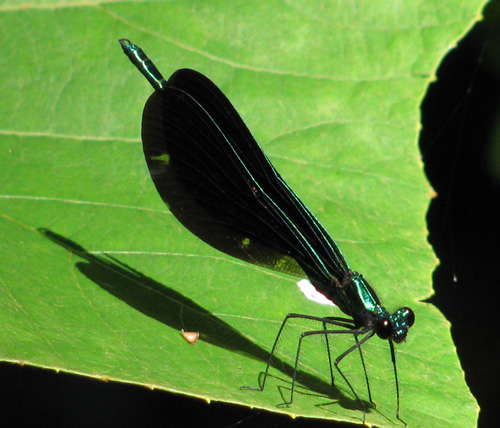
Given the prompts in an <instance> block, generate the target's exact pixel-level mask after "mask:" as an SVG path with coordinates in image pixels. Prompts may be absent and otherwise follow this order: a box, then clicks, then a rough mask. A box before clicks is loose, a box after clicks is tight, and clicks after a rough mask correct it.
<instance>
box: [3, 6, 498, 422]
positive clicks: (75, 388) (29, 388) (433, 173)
mask: <svg viewBox="0 0 500 428" xmlns="http://www.w3.org/2000/svg"><path fill="white" fill-rule="evenodd" d="M499 6H500V0H495V1H493V2H492V3H490V4H489V5H488V7H487V8H486V10H485V20H484V21H482V22H480V23H478V24H477V25H476V26H475V27H474V28H473V29H472V31H470V32H469V34H467V35H466V36H465V38H464V39H463V40H462V41H461V42H460V43H459V45H458V47H457V48H456V49H454V50H452V51H451V52H450V53H449V54H448V55H447V56H446V58H445V59H444V61H443V63H442V64H441V66H440V68H439V71H438V78H437V81H436V82H435V83H433V84H432V85H431V86H430V88H429V91H428V93H427V95H426V97H425V100H424V102H423V104H422V124H423V129H422V133H421V139H420V149H421V153H422V158H423V160H424V163H425V172H426V174H427V177H428V179H429V181H430V182H431V185H432V186H433V188H434V189H435V190H436V193H437V195H438V196H437V197H436V198H435V199H433V200H432V202H431V204H430V207H429V211H428V217H427V220H428V227H429V241H430V243H431V244H432V245H433V247H434V250H435V252H436V254H437V256H438V258H439V260H440V265H439V267H438V268H437V269H436V271H435V273H434V289H435V295H434V296H433V298H432V299H431V300H430V302H431V303H433V304H435V305H436V306H437V307H438V308H439V309H440V310H441V311H442V312H443V314H444V315H445V316H446V318H447V319H448V320H449V321H450V322H451V324H452V335H453V339H454V341H455V344H456V346H457V351H458V354H459V357H460V361H461V364H462V367H463V369H464V371H465V373H466V380H467V383H468V385H469V387H470V389H471V391H472V393H473V394H474V396H475V397H476V399H477V400H478V402H479V404H480V406H481V414H480V419H479V426H480V427H482V428H484V427H490V426H496V423H495V422H496V419H497V418H496V416H497V414H496V413H497V412H496V410H497V407H498V404H499V403H500V386H499V385H500V364H499V363H498V361H499V360H500V347H499V345H498V340H497V338H498V337H500V324H499V322H498V319H499V316H498V314H499V312H500V305H499V303H500V301H499V299H498V298H499V297H500V296H499V295H500V292H499V290H500V221H499V220H500V138H498V136H500V130H497V129H496V128H500V121H499V120H498V117H499V94H500V17H499V13H498V11H499V10H500V7H499ZM495 133H496V134H497V135H495ZM495 140H497V141H495ZM402 144H403V143H402ZM495 145H496V149H495ZM495 150H496V152H495ZM0 376H1V377H0V379H1V382H0V385H1V386H0V388H1V392H0V423H2V425H3V426H6V427H7V426H21V425H36V426H39V425H50V426H67V427H79V426H82V427H83V426H107V425H115V426H121V427H136V426H140V425H146V424H148V425H150V424H154V425H160V426H162V425H170V426H171V425H177V426H179V425H180V426H186V427H189V426H209V425H210V426H224V427H226V426H233V425H234V426H236V427H251V426H275V427H281V426H293V427H312V426H314V427H322V426H325V427H326V426H328V427H335V426H337V427H341V426H342V427H344V426H350V425H347V424H338V423H332V422H325V421H317V420H304V419H298V420H292V419H290V418H289V417H288V416H281V415H276V414H270V413H267V412H263V411H257V410H251V409H248V408H245V407H238V406H232V405H228V404H223V403H212V404H207V403H205V402H204V401H202V400H198V399H193V398H189V397H184V396H180V395H176V394H170V393H166V392H161V391H150V390H147V389H146V388H142V387H138V386H132V385H124V384H118V383H105V382H101V381H96V380H92V379H88V378H84V377H78V376H71V375H67V374H62V373H59V374H56V373H54V372H53V371H46V370H39V369H34V368H31V367H22V366H18V365H10V364H1V365H0Z"/></svg>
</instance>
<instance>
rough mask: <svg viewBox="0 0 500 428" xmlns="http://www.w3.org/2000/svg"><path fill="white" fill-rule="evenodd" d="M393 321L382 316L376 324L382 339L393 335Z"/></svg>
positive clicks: (376, 330) (377, 331)
mask: <svg viewBox="0 0 500 428" xmlns="http://www.w3.org/2000/svg"><path fill="white" fill-rule="evenodd" d="M392 330H393V329H392V322H391V321H390V320H389V318H382V319H380V320H378V321H377V322H376V324H375V332H376V333H377V336H378V337H380V338H381V339H389V337H391V335H392Z"/></svg>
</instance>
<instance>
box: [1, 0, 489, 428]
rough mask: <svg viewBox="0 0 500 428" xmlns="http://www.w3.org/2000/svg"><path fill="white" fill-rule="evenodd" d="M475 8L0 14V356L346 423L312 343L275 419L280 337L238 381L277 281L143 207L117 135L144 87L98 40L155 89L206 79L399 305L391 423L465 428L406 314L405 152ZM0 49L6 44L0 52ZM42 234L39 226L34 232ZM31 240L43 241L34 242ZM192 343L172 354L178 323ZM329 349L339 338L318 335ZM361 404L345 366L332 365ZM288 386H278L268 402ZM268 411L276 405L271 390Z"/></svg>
mask: <svg viewBox="0 0 500 428" xmlns="http://www.w3.org/2000/svg"><path fill="white" fill-rule="evenodd" d="M483 3H484V2H480V1H468V2H456V1H451V0H445V1H444V2H439V3H436V2H432V1H430V0H428V1H426V2H397V1H390V2H387V1H370V2H361V3H360V2H347V1H346V2H335V1H323V2H320V3H317V2H315V3H314V5H313V4H312V3H311V2H307V1H293V2H285V1H282V0H276V1H266V2H261V3H259V6H258V7H256V6H255V2H237V3H233V2H226V1H222V0H218V1H211V2H202V1H195V0H191V1H183V2H174V1H172V2H156V3H150V2H146V3H142V2H141V3H116V4H115V3H103V4H92V5H89V4H86V5H82V6H81V7H66V6H65V5H63V4H61V5H60V6H58V5H54V4H50V5H47V6H44V4H43V3H42V4H41V5H40V6H39V7H36V8H35V7H20V6H21V4H19V5H15V4H13V3H10V4H11V6H9V5H6V6H4V7H3V10H2V12H1V13H0V29H1V30H0V31H1V32H2V35H3V38H2V40H4V41H8V42H7V43H5V44H4V46H3V52H2V57H1V61H2V66H1V67H0V75H1V79H0V93H2V98H3V100H2V103H1V104H0V149H1V153H2V156H1V157H0V174H1V183H2V190H1V194H0V236H1V237H2V239H1V240H0V249H1V253H2V262H1V264H0V287H1V291H2V293H1V295H0V320H1V325H2V326H3V328H2V331H1V333H0V358H1V359H2V360H4V361H11V362H18V363H22V364H28V365H32V366H37V367H44V368H50V369H56V370H63V371H65V372H69V373H75V374H80V375H84V376H90V377H96V378H99V379H111V380H117V381H122V382H128V383H134V384H141V385H146V386H150V387H151V388H158V389H164V390H168V391H172V392H178V393H182V394H187V395H192V396H197V397H201V398H204V399H206V400H220V401H226V402H230V403H238V404H243V405H247V406H252V407H256V408H262V409H267V410H270V411H275V412H282V413H288V414H290V415H293V416H304V417H310V418H325V419H335V420H345V421H353V422H358V423H361V421H362V417H363V413H362V411H361V410H360V409H359V405H358V404H357V403H356V401H355V400H354V398H353V397H352V394H351V393H350V392H349V389H348V388H347V386H346V385H345V383H342V381H341V379H340V377H339V376H337V379H336V382H337V383H336V387H334V388H331V387H329V386H328V382H329V374H328V367H327V364H326V361H325V355H324V349H323V347H322V346H321V344H318V343H315V342H314V341H310V343H309V342H308V343H307V345H306V346H305V348H304V351H303V359H301V365H300V369H301V377H300V380H301V382H302V384H303V387H302V388H300V389H299V390H298V392H297V394H296V395H295V399H294V402H293V404H292V405H291V406H290V407H289V408H282V407H278V405H279V404H280V403H282V402H283V398H282V397H281V395H280V391H282V392H284V394H286V393H287V391H288V392H289V386H290V383H289V382H290V380H291V378H290V367H291V365H293V362H294V353H295V346H296V343H297V337H298V336H297V333H298V332H300V331H302V329H300V327H299V326H297V327H293V326H291V328H290V329H289V330H288V331H287V334H286V337H285V338H284V340H283V344H282V348H281V349H282V352H281V353H279V355H278V357H279V358H280V361H281V362H282V364H281V363H277V364H276V365H275V367H273V369H272V372H271V373H272V374H273V377H271V378H270V379H269V380H268V384H267V385H266V389H265V390H264V392H257V391H249V390H241V389H240V386H241V385H250V386H257V378H258V374H259V372H261V371H263V370H264V368H265V364H266V361H267V357H268V352H269V350H270V348H271V346H272V343H273V341H274V338H275V335H276V334H277V331H278V329H279V326H280V323H281V321H282V320H283V318H284V316H285V315H286V314H287V313H288V312H297V313H306V314H315V315H323V316H334V315H339V313H338V312H339V311H336V310H332V309H330V308H324V307H318V306H317V305H315V304H314V303H312V302H309V301H306V300H305V299H304V298H303V297H302V296H301V294H300V292H299V291H298V290H297V287H296V286H295V284H294V282H295V280H294V279H291V278H289V277H285V276H283V275H277V274H276V273H274V272H269V271H265V270H263V269H260V268H257V267H255V266H251V265H246V264H243V263H240V262H239V261H237V260H234V259H231V258H230V257H227V256H225V255H224V254H221V253H218V252H217V251H215V250H213V249H212V248H210V247H208V246H207V245H205V244H204V243H203V242H200V241H199V240H197V239H196V238H195V237H194V236H192V235H191V234H190V233H189V232H187V231H186V230H185V229H183V228H182V227H181V226H180V225H179V224H178V223H177V222H176V220H175V219H174V218H173V216H172V215H171V214H170V213H169V212H168V210H167V209H166V208H165V207H164V206H163V205H162V202H161V200H160V198H159V196H158V195H157V194H156V192H155V189H154V186H153V184H152V182H151V179H150V177H149V173H148V171H147V168H146V165H145V162H144V159H143V155H142V147H141V143H140V139H139V135H140V118H141V112H142V108H143V105H144V103H145V101H146V99H147V97H148V95H149V93H150V92H151V89H150V87H149V84H148V83H147V81H146V80H145V79H144V78H143V77H142V76H141V75H140V74H139V73H138V72H137V70H136V69H135V68H134V67H133V66H132V65H131V64H130V63H129V61H128V59H127V58H126V57H125V56H124V55H123V53H122V50H121V48H120V46H119V44H118V41H117V40H118V39H119V38H121V37H126V38H129V39H131V40H132V41H133V42H135V43H137V44H139V45H140V46H142V47H143V48H144V50H145V51H146V53H148V54H149V56H150V57H151V58H152V59H153V60H154V61H155V63H156V64H157V66H158V68H159V69H160V70H161V71H162V72H163V73H164V75H165V76H168V75H169V74H170V73H171V72H173V71H174V70H176V69H177V68H181V67H189V68H194V69H197V70H199V71H201V72H202V73H204V74H206V75H207V76H209V77H210V78H211V79H212V80H213V81H214V82H216V83H217V84H218V85H219V86H220V87H221V89H222V90H223V92H224V93H225V94H226V95H227V96H228V97H229V98H230V99H231V100H232V102H233V103H234V105H235V106H236V108H237V109H238V110H239V112H240V113H241V115H242V117H243V118H244V120H245V121H246V123H247V124H248V125H249V128H250V129H251V130H252V131H253V132H254V135H255V136H256V138H257V140H258V141H260V143H261V144H262V147H263V148H264V150H265V152H266V153H267V154H268V155H269V157H270V158H271V159H272V161H273V162H274V164H275V166H276V167H277V169H278V170H279V171H280V172H281V174H282V175H283V177H284V178H285V179H286V180H287V182H288V183H289V184H290V185H291V187H292V188H293V189H294V190H295V191H296V192H297V193H298V195H300V196H301V198H302V199H303V201H304V202H305V203H306V204H307V205H308V206H309V207H310V208H311V210H312V211H313V212H314V213H316V214H317V216H318V218H319V219H320V220H321V222H322V223H323V224H324V225H325V227H326V228H327V229H328V230H329V231H330V232H331V233H332V236H333V237H334V238H335V239H336V240H337V242H338V244H339V245H340V247H341V248H342V250H343V252H344V254H345V255H346V257H347V259H348V260H349V263H350V264H351V266H352V267H353V268H355V269H356V270H358V271H360V272H362V273H363V274H364V276H365V277H366V278H367V279H368V280H369V281H370V283H371V284H373V285H374V287H375V288H376V289H377V291H378V294H379V297H380V298H381V299H382V301H383V302H384V304H385V305H386V306H387V307H388V309H390V310H394V309H395V308H397V307H400V306H402V305H406V306H410V307H412V308H413V309H414V310H415V312H416V317H417V319H416V324H415V326H414V327H413V328H412V330H411V332H410V335H409V337H408V340H407V343H405V344H402V345H401V346H398V350H397V351H398V352H397V358H398V373H399V376H400V380H401V415H402V417H403V418H404V420H405V421H406V422H407V423H408V425H410V426H441V427H443V426H453V427H459V426H463V427H469V426H473V425H474V424H475V420H476V418H477V412H478V409H477V405H476V403H475V400H474V399H473V397H472V396H471V395H470V393H469V391H468V388H467V386H466V384H465V382H464V376H463V372H462V371H461V368H460V365H459V361H458V358H457V356H456V354H455V349H454V346H453V343H452V340H451V337H450V332H449V325H448V323H447V322H446V320H445V319H444V318H443V317H442V315H441V314H440V313H439V312H438V311H437V309H436V308H435V307H434V306H432V305H430V304H425V303H422V301H423V300H424V299H425V298H426V297H428V296H429V295H430V294H431V293H432V290H431V275H432V271H433V269H434V267H435V266H436V260H435V258H434V255H433V253H432V251H431V248H430V247H429V245H428V244H427V242H426V235H427V232H426V225H425V213H426V210H427V207H428V204H429V199H430V197H431V195H432V192H431V189H430V188H429V185H428V183H427V181H426V179H425V177H424V174H423V171H422V165H421V163H420V159H419V152H418V148H417V144H416V141H417V136H418V130H419V125H418V124H419V109H418V107H419V104H420V101H421V99H422V96H423V94H424V92H425V90H426V87H427V85H428V84H429V82H430V81H431V80H432V78H433V76H434V74H433V73H434V71H435V68H436V66H437V64H438V62H439V61H440V59H441V58H442V57H443V55H444V54H445V53H446V51H447V49H448V47H449V46H451V45H452V44H453V43H454V42H456V40H457V39H458V38H459V37H460V36H461V35H462V34H464V32H465V31H466V30H467V29H468V28H469V27H470V26H471V25H472V23H473V22H474V21H475V20H477V19H478V18H479V15H478V13H479V10H480V8H481V6H482V4H483ZM12 35H15V37H12ZM39 229H43V230H41V231H40V230H39ZM47 238H52V239H47ZM181 329H184V330H187V331H199V332H200V339H199V341H198V342H197V343H196V345H194V346H193V345H190V344H189V343H187V342H186V341H185V340H184V339H183V338H182V336H181V334H180V330H181ZM370 342H371V343H368V344H367V347H366V349H365V352H364V355H365V357H366V359H367V366H368V371H369V375H370V384H371V387H372V392H373V399H374V401H375V403H376V404H377V408H376V409H369V410H370V411H369V412H368V413H367V415H366V419H367V423H368V424H370V425H373V424H375V425H377V426H391V425H393V424H397V421H396V419H395V413H396V409H395V389H394V388H395V387H394V382H393V378H392V375H391V364H390V357H389V356H388V347H387V343H384V342H382V341H380V340H378V339H372V340H371V341H370ZM334 345H335V346H336V347H337V348H338V353H339V354H340V353H341V352H342V351H344V350H345V349H347V346H349V344H348V343H343V342H342V341H341V340H340V339H338V341H337V338H336V339H335V343H334ZM342 364H345V365H343V368H345V371H346V373H347V374H348V376H349V379H352V382H353V384H354V386H355V388H356V390H357V391H359V393H360V395H361V396H362V398H363V399H364V400H367V396H366V388H364V386H363V379H362V378H361V375H360V373H361V368H360V363H359V361H357V359H356V356H349V357H348V358H346V360H345V361H344V362H343V363H342ZM287 388H288V389H287ZM285 396H286V395H285Z"/></svg>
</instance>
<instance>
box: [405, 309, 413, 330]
mask: <svg viewBox="0 0 500 428" xmlns="http://www.w3.org/2000/svg"><path fill="white" fill-rule="evenodd" d="M403 312H404V314H403V316H404V318H405V320H406V325H407V326H408V328H409V327H411V326H412V325H413V324H415V313H414V312H413V311H412V310H411V309H410V308H406V307H404V308H403Z"/></svg>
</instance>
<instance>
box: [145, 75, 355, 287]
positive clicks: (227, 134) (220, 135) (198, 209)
mask: <svg viewBox="0 0 500 428" xmlns="http://www.w3.org/2000/svg"><path fill="white" fill-rule="evenodd" d="M142 139H143V143H144V154H145V157H146V161H147V164H148V167H149V171H150V173H151V176H152V178H153V181H154V183H155V185H156V188H157V190H158V192H159V194H160V196H161V197H162V199H163V200H164V202H165V203H166V204H167V205H168V207H169V209H170V211H171V212H172V213H173V214H174V215H175V216H176V217H177V219H178V220H179V221H180V222H181V223H182V224H183V225H184V226H185V227H186V228H187V229H189V230H190V231H191V232H192V233H194V234H195V235H196V236H198V237H199V238H200V239H202V240H203V241H205V242H206V243H208V244H209V245H211V246H212V247H214V248H216V249H218V250H220V251H222V252H224V253H226V254H229V255H231V256H233V257H237V258H239V259H241V260H244V261H246V262H249V263H253V264H256V265H260V266H263V267H266V268H269V269H273V270H276V271H280V272H284V273H288V274H291V275H294V276H298V277H303V276H304V274H305V275H307V276H308V277H309V279H310V280H311V282H312V283H313V284H314V285H315V286H316V288H318V290H319V291H325V292H326V291H328V294H329V295H330V296H331V294H332V288H331V287H332V283H337V282H336V281H340V282H342V279H343V278H344V276H345V275H346V274H347V273H348V272H350V269H349V266H348V264H347V262H346V261H345V259H344V257H343V256H342V253H341V251H340V250H339V249H338V247H337V246H336V244H335V242H334V241H333V239H332V238H331V237H330V235H329V234H328V232H326V230H325V229H324V228H323V226H322V225H321V224H320V223H319V221H318V220H317V219H316V218H315V217H314V215H313V214H312V213H311V212H310V211H309V209H308V208H307V207H306V206H305V205H304V204H303V203H302V201H301V200H300V199H299V198H298V197H297V195H296V194H295V193H294V192H293V191H292V190H291V189H290V187H288V185H287V184H286V183H285V182H284V181H283V179H282V178H281V176H280V175H279V174H278V172H277V171H276V170H275V168H274V167H273V165H272V164H271V162H270V161H269V159H268V158H267V156H266V155H265V154H264V152H263V151H262V149H261V148H260V147H259V145H258V144H257V142H256V141H255V139H254V138H253V136H252V135H251V133H250V131H249V130H248V128H247V127H246V125H245V124H244V122H243V120H242V119H241V118H240V116H239V115H238V113H237V112H236V110H235V109H234V107H233V106H232V104H231V103H230V101H229V100H228V99H227V98H226V96H225V95H224V94H223V93H222V92H221V91H220V90H219V88H217V87H216V86H215V84H214V83H212V82H211V81H210V80H209V79H208V78H206V77H205V76H203V75H202V74H200V73H198V72H196V71H193V70H189V69H181V70H178V71H176V72H175V73H174V74H173V75H172V76H171V77H170V79H169V80H168V85H167V86H166V87H165V88H164V89H163V90H157V91H155V92H154V93H153V94H152V95H151V96H150V98H149V99H148V101H147V103H146V106H145V108H144V113H143V119H142ZM337 284H338V283H337ZM333 294H335V293H333Z"/></svg>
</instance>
